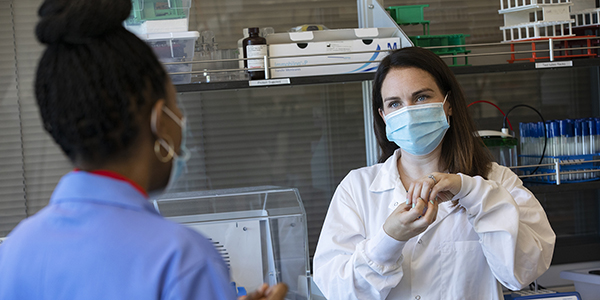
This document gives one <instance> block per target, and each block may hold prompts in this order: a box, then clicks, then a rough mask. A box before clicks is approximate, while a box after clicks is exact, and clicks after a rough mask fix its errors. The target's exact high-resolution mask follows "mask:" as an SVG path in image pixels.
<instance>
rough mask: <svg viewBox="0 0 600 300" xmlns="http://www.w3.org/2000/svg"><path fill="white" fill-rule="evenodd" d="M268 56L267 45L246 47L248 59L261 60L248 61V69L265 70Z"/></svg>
mask: <svg viewBox="0 0 600 300" xmlns="http://www.w3.org/2000/svg"><path fill="white" fill-rule="evenodd" d="M266 55H267V45H248V46H246V56H247V58H254V57H260V59H251V60H248V69H263V68H264V67H265V60H264V57H265V56H266Z"/></svg>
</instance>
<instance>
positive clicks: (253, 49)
mask: <svg viewBox="0 0 600 300" xmlns="http://www.w3.org/2000/svg"><path fill="white" fill-rule="evenodd" d="M259 32H260V30H259V29H258V28H257V27H251V28H248V35H249V36H248V37H247V38H245V39H244V40H243V41H242V48H243V51H244V58H255V57H256V58H257V59H250V60H246V61H244V67H246V68H248V69H249V70H248V74H250V79H251V80H256V79H265V72H264V70H260V71H250V70H251V69H264V67H265V60H264V57H265V55H267V39H265V38H263V37H260V36H259V35H258V34H259Z"/></svg>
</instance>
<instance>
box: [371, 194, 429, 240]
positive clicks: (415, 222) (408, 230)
mask: <svg viewBox="0 0 600 300" xmlns="http://www.w3.org/2000/svg"><path fill="white" fill-rule="evenodd" d="M437 211H438V203H437V202H435V201H425V200H423V199H422V198H421V197H418V198H417V201H416V202H415V204H414V206H411V204H406V203H402V204H400V205H399V206H398V207H396V209H395V210H394V211H393V212H392V214H390V216H389V217H388V218H387V219H386V220H385V223H384V224H383V230H384V231H385V233H387V234H388V235H389V236H391V237H392V238H394V239H396V240H398V241H408V240H409V239H410V238H412V237H414V236H417V235H418V234H419V233H421V232H423V231H425V229H427V227H429V225H431V223H433V221H435V218H436V217H437Z"/></svg>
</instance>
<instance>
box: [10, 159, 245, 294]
mask: <svg viewBox="0 0 600 300" xmlns="http://www.w3.org/2000/svg"><path fill="white" fill-rule="evenodd" d="M229 278H230V277H229V270H228V269H227V266H226V265H225V262H224V261H223V259H222V258H221V256H220V255H219V254H218V253H217V251H216V250H215V248H214V247H213V245H212V244H211V243H210V242H209V241H208V240H207V239H206V238H204V237H203V236H202V235H200V234H199V233H197V232H195V231H193V230H191V229H189V228H186V227H184V226H181V225H179V224H176V223H173V222H171V221H168V220H166V219H164V218H163V217H161V216H160V215H159V214H158V213H157V212H156V211H155V210H154V208H153V207H152V205H151V204H150V203H149V202H148V200H147V199H146V197H145V196H144V195H143V194H142V193H140V192H139V191H138V190H136V189H135V188H134V187H133V186H132V185H131V184H130V183H128V182H126V181H122V180H118V179H113V178H110V177H105V176H101V175H95V174H91V173H87V172H83V171H79V172H71V173H69V174H67V175H65V176H64V177H63V178H62V179H61V180H60V182H59V184H58V185H57V187H56V189H55V190H54V193H53V194H52V197H51V199H50V204H48V206H46V207H45V208H44V209H42V210H41V211H40V212H38V213H37V214H36V215H34V216H32V217H30V218H28V219H26V220H24V221H22V222H21V223H20V224H19V225H18V226H17V227H16V228H15V229H14V230H13V231H12V232H11V233H10V234H9V236H8V238H7V239H6V241H5V242H4V243H3V244H2V245H1V246H0V299H2V300H8V299H35V300H40V299H53V300H54V299H86V300H87V299H102V300H106V299H111V300H114V299H128V300H129V299H210V300H213V299H236V295H235V290H234V288H233V287H232V286H231V284H230V280H229Z"/></svg>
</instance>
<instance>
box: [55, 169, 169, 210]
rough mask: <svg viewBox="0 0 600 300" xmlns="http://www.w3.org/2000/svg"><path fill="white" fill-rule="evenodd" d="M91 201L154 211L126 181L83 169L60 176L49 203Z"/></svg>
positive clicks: (142, 196)
mask: <svg viewBox="0 0 600 300" xmlns="http://www.w3.org/2000/svg"><path fill="white" fill-rule="evenodd" d="M65 202H95V203H100V204H106V205H112V206H119V207H123V208H126V209H132V210H138V211H149V212H152V213H156V214H158V213H157V212H156V210H155V209H154V207H153V206H152V204H150V202H149V201H148V199H147V198H146V197H145V196H144V195H143V194H142V193H140V192H139V191H138V190H136V189H135V188H134V187H133V186H132V185H131V184H129V183H128V182H126V181H123V180H118V179H114V178H111V177H107V176H102V175H96V174H92V173H88V172H83V171H73V172H69V173H68V174H66V175H65V176H63V177H62V178H61V179H60V181H59V183H58V185H57V186H56V188H55V189H54V192H53V193H52V197H51V198H50V203H51V204H55V203H65Z"/></svg>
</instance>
